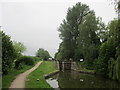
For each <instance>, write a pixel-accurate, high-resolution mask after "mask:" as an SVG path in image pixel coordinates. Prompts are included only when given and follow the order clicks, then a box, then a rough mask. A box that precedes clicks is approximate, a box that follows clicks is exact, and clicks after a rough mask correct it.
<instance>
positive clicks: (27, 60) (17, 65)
mask: <svg viewBox="0 0 120 90" xmlns="http://www.w3.org/2000/svg"><path fill="white" fill-rule="evenodd" d="M24 64H25V65H34V58H33V57H31V56H22V57H20V58H18V59H17V61H16V62H15V68H16V69H22V68H23V66H24Z"/></svg>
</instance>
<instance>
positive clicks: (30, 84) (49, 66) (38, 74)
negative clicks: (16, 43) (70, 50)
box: [26, 61, 56, 88]
mask: <svg viewBox="0 0 120 90" xmlns="http://www.w3.org/2000/svg"><path fill="white" fill-rule="evenodd" d="M54 71H56V68H55V64H54V62H52V61H44V62H42V64H41V65H40V66H39V67H38V68H37V69H36V70H35V71H33V72H32V73H30V75H29V76H28V78H27V81H26V88H51V87H50V85H49V84H48V83H47V82H46V80H45V78H44V75H45V74H49V73H51V72H54ZM37 79H39V81H37Z"/></svg>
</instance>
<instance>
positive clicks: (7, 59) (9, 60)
mask: <svg viewBox="0 0 120 90" xmlns="http://www.w3.org/2000/svg"><path fill="white" fill-rule="evenodd" d="M0 43H1V44H0V47H1V46H2V50H1V48H0V50H1V51H2V74H3V75H5V74H8V72H9V71H10V69H11V68H12V64H13V62H14V59H15V50H14V47H13V44H12V41H11V38H10V37H9V36H8V35H6V34H5V33H4V32H3V31H0ZM0 53H1V52H0Z"/></svg>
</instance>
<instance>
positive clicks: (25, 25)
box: [0, 0, 117, 56]
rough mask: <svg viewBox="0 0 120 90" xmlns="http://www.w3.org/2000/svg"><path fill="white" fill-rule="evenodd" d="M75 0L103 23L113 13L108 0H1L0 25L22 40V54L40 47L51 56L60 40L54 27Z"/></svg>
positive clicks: (56, 26) (32, 51)
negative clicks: (25, 48) (24, 47)
mask: <svg viewBox="0 0 120 90" xmlns="http://www.w3.org/2000/svg"><path fill="white" fill-rule="evenodd" d="M79 1H81V2H82V3H85V4H87V5H89V7H90V9H91V10H94V11H95V12H96V16H100V17H102V19H103V21H104V22H105V23H106V24H107V23H108V22H109V21H110V20H113V19H114V18H116V17H117V14H116V13H115V10H114V5H113V4H111V0H49V1H48V0H44V1H43V0H39V1H38V0H3V1H2V2H1V3H0V25H2V27H3V29H4V31H5V32H6V33H7V34H8V35H9V36H11V38H12V40H15V41H18V42H22V43H24V45H25V46H26V47H27V51H26V52H25V54H26V55H35V53H36V51H37V50H38V48H44V49H46V50H48V51H49V53H50V55H51V56H54V54H55V52H57V49H58V47H59V44H60V42H61V40H60V39H59V33H58V31H57V28H58V27H59V25H60V23H62V20H63V19H65V16H66V13H67V9H68V7H72V6H73V5H75V3H76V2H79Z"/></svg>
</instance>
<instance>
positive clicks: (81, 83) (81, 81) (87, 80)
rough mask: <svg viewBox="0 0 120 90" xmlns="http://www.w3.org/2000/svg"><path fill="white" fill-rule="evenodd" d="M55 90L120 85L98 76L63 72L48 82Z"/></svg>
mask: <svg viewBox="0 0 120 90" xmlns="http://www.w3.org/2000/svg"><path fill="white" fill-rule="evenodd" d="M46 81H47V82H48V83H49V84H50V85H51V87H53V88H59V89H62V88H118V89H120V83H118V82H117V81H113V80H110V79H106V78H104V77H101V76H98V75H90V74H83V73H78V72H76V71H61V72H59V73H58V74H56V75H54V76H52V77H50V78H48V79H47V80H46Z"/></svg>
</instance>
